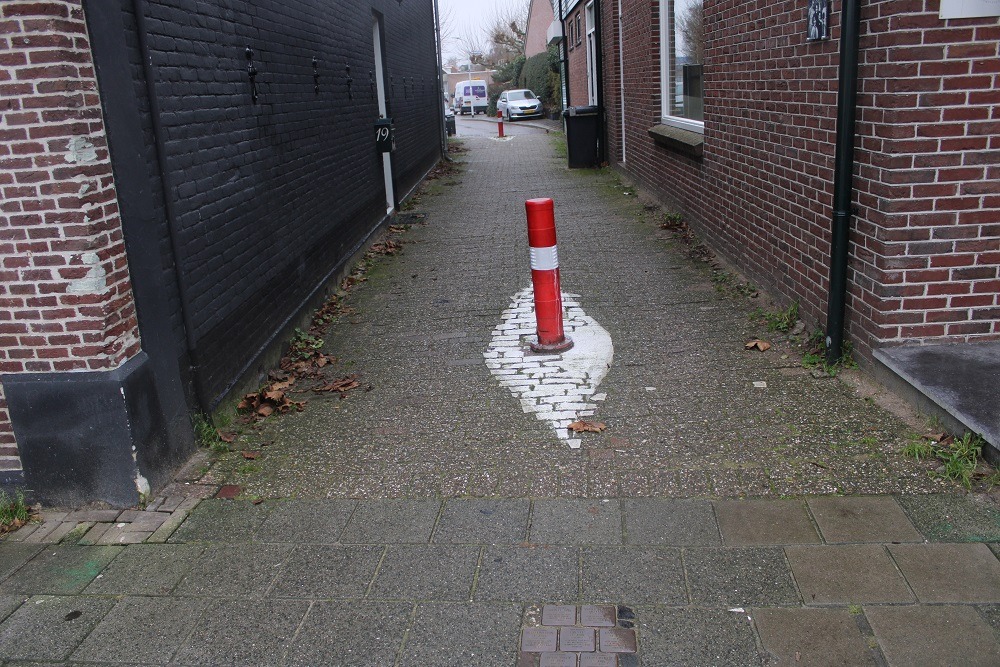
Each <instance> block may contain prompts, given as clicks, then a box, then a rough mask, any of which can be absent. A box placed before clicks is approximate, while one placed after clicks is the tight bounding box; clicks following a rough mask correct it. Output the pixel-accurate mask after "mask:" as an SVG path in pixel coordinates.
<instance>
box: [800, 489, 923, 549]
mask: <svg viewBox="0 0 1000 667" xmlns="http://www.w3.org/2000/svg"><path fill="white" fill-rule="evenodd" d="M808 503H809V509H811V510H812V514H813V517H814V518H815V519H816V523H817V524H818V525H819V529H820V532H821V533H823V539H824V540H826V542H828V543H836V542H921V541H923V537H922V536H921V535H920V533H918V532H917V529H916V528H914V527H913V524H911V523H910V519H909V518H908V517H907V516H906V513H905V512H904V511H903V509H902V508H901V507H900V506H899V503H897V502H896V500H895V498H893V497H892V496H856V497H834V496H829V497H822V498H810V499H809V501H808Z"/></svg>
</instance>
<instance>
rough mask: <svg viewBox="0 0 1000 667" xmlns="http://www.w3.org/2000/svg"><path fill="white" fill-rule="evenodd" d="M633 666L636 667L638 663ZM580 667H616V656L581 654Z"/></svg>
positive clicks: (609, 654)
mask: <svg viewBox="0 0 1000 667" xmlns="http://www.w3.org/2000/svg"><path fill="white" fill-rule="evenodd" d="M631 657H635V656H631ZM635 664H636V666H638V664H639V663H638V662H636V663H635ZM580 667H618V656H617V655H615V654H612V653H581V654H580Z"/></svg>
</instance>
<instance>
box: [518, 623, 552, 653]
mask: <svg viewBox="0 0 1000 667" xmlns="http://www.w3.org/2000/svg"><path fill="white" fill-rule="evenodd" d="M557 648H559V630H558V629H556V628H524V629H523V630H521V651H527V652H529V653H550V652H552V651H555V650H556V649H557Z"/></svg>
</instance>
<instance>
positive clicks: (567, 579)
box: [474, 545, 580, 602]
mask: <svg viewBox="0 0 1000 667" xmlns="http://www.w3.org/2000/svg"><path fill="white" fill-rule="evenodd" d="M579 569H580V557H579V550H578V549H577V548H576V547H545V546H536V545H531V546H509V547H508V546H491V547H486V550H485V552H484V553H483V560H482V564H481V566H480V568H479V579H478V581H477V583H476V590H475V593H474V598H475V599H476V600H477V601H480V602H484V601H496V602H521V601H524V600H536V601H539V602H547V601H563V600H576V599H577V598H578V597H579V595H580V583H579V578H580V575H579Z"/></svg>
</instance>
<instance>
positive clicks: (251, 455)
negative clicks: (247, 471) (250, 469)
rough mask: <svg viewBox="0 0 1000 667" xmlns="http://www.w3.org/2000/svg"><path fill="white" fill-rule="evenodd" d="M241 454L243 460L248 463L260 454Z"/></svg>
mask: <svg viewBox="0 0 1000 667" xmlns="http://www.w3.org/2000/svg"><path fill="white" fill-rule="evenodd" d="M242 454H243V458H245V459H246V460H248V461H253V460H254V459H256V458H257V457H258V456H260V452H242Z"/></svg>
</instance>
